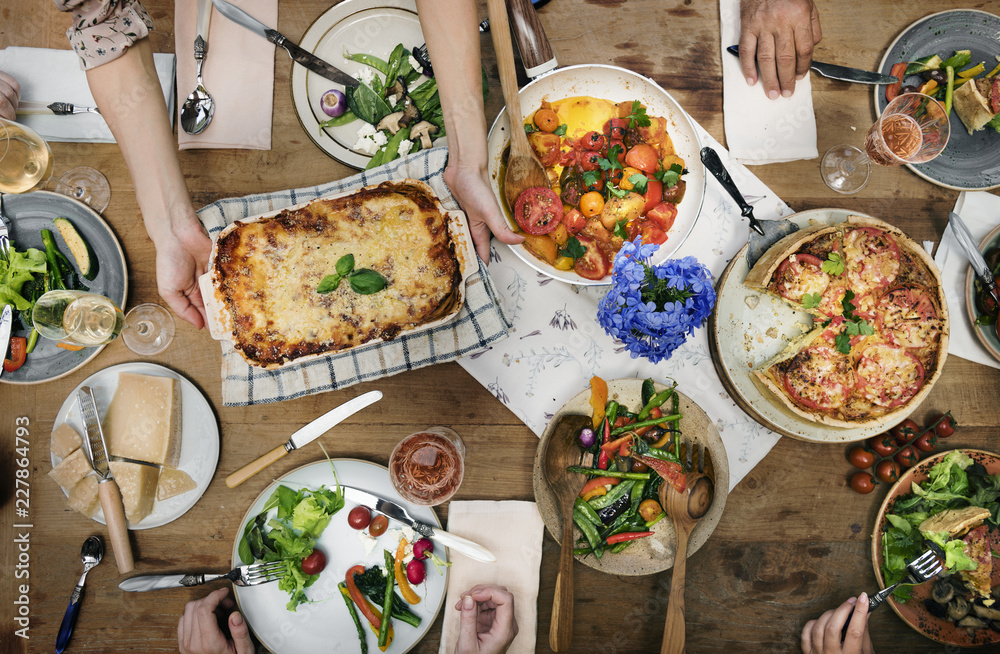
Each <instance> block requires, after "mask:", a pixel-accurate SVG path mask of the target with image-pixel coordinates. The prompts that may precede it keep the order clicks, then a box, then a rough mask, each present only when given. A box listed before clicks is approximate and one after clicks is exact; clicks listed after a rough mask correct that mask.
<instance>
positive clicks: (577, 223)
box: [563, 208, 587, 234]
mask: <svg viewBox="0 0 1000 654" xmlns="http://www.w3.org/2000/svg"><path fill="white" fill-rule="evenodd" d="M563 225H565V226H566V229H567V230H568V231H569V233H570V234H576V233H578V232H579V231H580V230H581V229H583V228H584V227H586V226H587V219H586V218H585V217H584V215H583V214H582V213H580V210H579V209H575V208H574V209H570V210H569V211H567V212H566V213H564V214H563Z"/></svg>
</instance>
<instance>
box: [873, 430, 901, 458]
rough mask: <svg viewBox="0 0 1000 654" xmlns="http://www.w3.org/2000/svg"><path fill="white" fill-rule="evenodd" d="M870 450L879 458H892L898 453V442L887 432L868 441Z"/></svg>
mask: <svg viewBox="0 0 1000 654" xmlns="http://www.w3.org/2000/svg"><path fill="white" fill-rule="evenodd" d="M868 448H869V449H870V450H871V451H872V452H874V453H875V454H878V455H879V456H892V455H893V454H894V453H895V452H896V441H895V439H894V438H893V436H892V434H890V433H888V432H886V433H884V434H878V435H876V436H872V437H871V438H869V439H868Z"/></svg>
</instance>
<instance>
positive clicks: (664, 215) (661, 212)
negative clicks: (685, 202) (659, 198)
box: [646, 200, 677, 232]
mask: <svg viewBox="0 0 1000 654" xmlns="http://www.w3.org/2000/svg"><path fill="white" fill-rule="evenodd" d="M647 202H648V200H647ZM675 218H677V205H675V204H673V203H672V202H661V203H659V204H658V205H656V206H655V207H653V208H652V209H650V210H649V211H648V212H647V213H646V220H648V221H649V222H651V223H653V224H654V225H656V226H657V227H659V228H660V229H662V230H663V231H664V232H669V231H670V228H671V227H673V225H674V219H675Z"/></svg>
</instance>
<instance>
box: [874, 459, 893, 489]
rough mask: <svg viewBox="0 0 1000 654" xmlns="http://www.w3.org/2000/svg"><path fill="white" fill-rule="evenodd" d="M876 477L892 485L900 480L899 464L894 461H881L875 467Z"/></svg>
mask: <svg viewBox="0 0 1000 654" xmlns="http://www.w3.org/2000/svg"><path fill="white" fill-rule="evenodd" d="M875 476H876V477H878V478H879V480H880V481H884V482H885V483H887V484H891V483H893V482H895V481H896V480H897V479H899V464H898V463H896V462H895V461H893V460H892V459H886V460H885V461H880V462H879V464H878V465H877V466H875Z"/></svg>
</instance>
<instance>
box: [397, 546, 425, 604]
mask: <svg viewBox="0 0 1000 654" xmlns="http://www.w3.org/2000/svg"><path fill="white" fill-rule="evenodd" d="M405 555H406V539H405V538H400V539H399V547H397V548H396V565H394V566H393V573H394V574H395V576H396V583H397V584H399V592H400V593H402V595H403V599H405V600H406V601H407V602H409V603H410V604H419V603H420V596H419V595H417V594H416V593H415V592H413V588H412V587H411V586H410V580H409V579H407V578H406V572H405V571H404V570H403V557H404V556H405Z"/></svg>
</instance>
